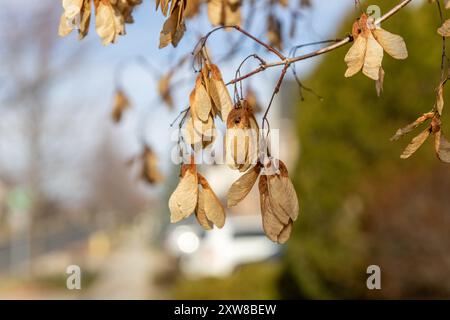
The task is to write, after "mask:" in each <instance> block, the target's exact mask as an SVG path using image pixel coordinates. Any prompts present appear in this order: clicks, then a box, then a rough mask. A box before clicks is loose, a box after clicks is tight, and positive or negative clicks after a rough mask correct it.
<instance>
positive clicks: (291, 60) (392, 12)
mask: <svg viewBox="0 0 450 320" xmlns="http://www.w3.org/2000/svg"><path fill="white" fill-rule="evenodd" d="M411 1H412V0H403V1H402V2H400V3H399V4H398V5H396V6H395V7H393V8H392V9H391V10H389V11H388V12H387V13H386V14H384V15H383V16H381V17H380V18H378V19H377V20H375V24H376V25H377V24H380V23H382V22H384V21H386V20H388V19H389V18H390V17H392V16H393V15H395V14H396V13H397V12H398V11H400V10H401V9H402V8H404V7H405V6H406V5H408V4H409V3H410V2H411ZM237 30H239V31H241V32H242V30H241V29H237ZM213 31H214V30H213ZM251 38H252V39H255V38H254V37H253V36H251ZM352 41H353V37H352V36H351V35H347V36H346V37H345V38H343V39H342V40H340V41H338V42H336V43H333V44H332V45H329V46H327V47H325V48H322V49H319V50H316V51H313V52H310V53H307V54H304V55H301V56H297V57H293V58H289V59H282V60H283V61H277V62H272V63H266V64H262V65H260V66H259V67H258V68H257V69H255V70H253V71H250V72H249V73H247V74H245V75H243V76H241V77H239V78H236V79H233V80H231V81H230V82H228V83H227V86H228V85H230V84H234V83H236V82H240V81H242V80H244V79H247V78H249V77H251V76H253V75H255V74H257V73H260V72H261V71H264V70H266V69H268V68H273V67H279V66H286V65H290V64H292V63H295V62H298V61H302V60H306V59H310V58H313V57H317V56H320V55H322V54H325V53H328V52H330V51H334V50H336V49H338V48H340V47H343V46H344V45H346V44H347V43H350V42H352ZM258 43H259V41H258ZM265 46H267V44H266V45H265ZM271 51H272V50H271ZM279 57H280V56H279ZM280 58H281V57H280Z"/></svg>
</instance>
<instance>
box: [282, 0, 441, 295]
mask: <svg viewBox="0 0 450 320" xmlns="http://www.w3.org/2000/svg"><path fill="white" fill-rule="evenodd" d="M373 2H374V4H377V5H380V6H381V8H382V12H386V11H387V9H389V8H391V7H392V4H393V2H396V1H388V0H384V1H373ZM353 19H354V16H353V15H352V18H351V20H352V21H347V22H346V23H345V27H344V28H343V29H342V30H341V31H340V32H339V33H338V35H343V34H346V33H347V32H348V31H349V30H351V24H352V23H353ZM439 25H440V20H439V15H438V11H437V9H436V6H435V5H430V4H424V5H423V6H419V7H417V6H416V7H412V6H411V7H410V8H408V7H407V8H405V9H404V10H402V11H401V12H399V13H398V14H397V15H395V16H394V17H392V18H391V19H389V20H388V21H386V22H385V23H384V24H383V26H382V27H383V28H384V29H386V30H388V31H390V32H393V33H396V34H399V35H401V36H402V37H403V38H404V39H405V41H406V43H407V46H408V50H409V58H408V59H407V60H406V61H397V60H394V59H392V58H391V57H390V56H388V55H385V58H384V61H383V67H384V69H385V72H386V77H385V83H384V92H383V94H382V96H381V97H380V98H378V97H377V95H376V91H375V83H374V81H372V80H370V79H368V78H367V77H365V76H363V75H361V74H359V75H357V76H355V77H353V78H350V79H345V78H344V72H345V69H346V65H345V63H344V55H345V54H346V52H347V50H348V47H347V48H344V49H339V50H336V51H334V52H332V53H330V54H328V55H326V56H324V57H323V61H322V62H320V64H319V66H318V68H317V69H316V70H315V71H314V73H313V74H312V75H311V76H310V77H309V79H307V80H306V81H305V83H306V84H307V85H308V86H309V87H312V88H313V89H314V90H315V91H316V92H318V94H320V95H321V96H323V97H324V101H319V100H318V99H316V98H315V97H313V96H311V95H308V94H307V93H305V94H306V95H307V96H306V98H307V100H306V101H305V102H301V103H298V105H295V106H293V107H295V108H297V116H296V119H297V128H298V136H299V138H300V141H301V154H300V158H299V159H300V160H299V162H298V165H297V167H296V169H295V171H294V170H292V177H293V179H294V183H295V185H296V188H297V190H298V194H299V197H300V203H301V216H300V219H299V221H297V223H296V225H295V229H294V230H295V231H294V232H295V234H294V236H293V237H292V239H291V240H290V242H289V244H288V254H287V257H286V259H285V268H284V271H283V273H284V276H283V281H281V282H280V283H279V289H280V292H281V293H282V296H283V297H286V298H366V297H373V296H376V297H430V296H434V294H433V292H434V293H436V294H438V293H440V294H441V295H442V294H443V293H444V292H445V293H447V294H449V295H450V289H449V288H447V289H445V290H444V291H442V290H441V291H440V290H439V289H438V287H436V286H441V287H442V286H443V285H444V284H441V285H439V284H438V282H439V281H434V282H433V284H431V283H430V282H427V281H428V280H427V279H424V278H422V279H417V280H416V281H417V283H419V284H421V285H423V286H425V287H426V286H428V285H431V287H429V288H428V289H429V290H427V291H426V292H428V293H427V294H424V295H423V294H420V293H419V292H418V291H415V289H414V286H413V287H411V286H409V285H408V284H407V283H405V282H404V281H407V280H406V279H404V278H401V277H396V275H400V274H402V273H405V272H412V273H413V274H414V272H417V270H418V269H420V268H426V263H425V261H423V262H424V264H416V265H412V262H411V263H410V264H409V263H408V261H407V260H404V261H403V262H404V263H403V264H396V263H392V262H395V260H396V259H401V256H399V255H394V254H393V255H380V254H379V253H380V252H387V251H390V250H391V251H393V252H398V250H392V248H394V247H395V246H397V245H399V243H398V242H397V243H396V242H395V241H394V240H396V241H397V240H399V237H395V236H394V234H397V235H398V234H402V237H401V238H402V239H403V240H405V239H407V240H408V241H409V240H411V241H410V242H408V246H407V247H408V248H414V247H415V246H417V245H418V243H416V242H414V241H412V238H413V237H412V235H413V234H414V233H415V232H418V230H417V229H415V230H414V228H409V231H408V232H405V230H402V228H403V229H405V227H407V224H408V221H409V219H410V218H411V216H412V215H414V214H416V215H418V214H419V213H418V211H417V210H418V208H417V207H416V206H410V207H409V208H408V209H405V208H406V207H405V208H404V210H403V211H402V212H398V211H396V210H395V209H394V208H398V207H401V206H400V205H397V206H395V205H393V206H390V207H389V208H388V206H381V205H380V204H379V202H380V199H381V198H382V197H384V198H385V199H387V200H386V201H388V202H391V203H395V202H396V201H397V202H398V203H400V202H406V203H407V202H409V201H411V200H412V199H413V198H415V197H416V196H418V195H423V194H424V193H425V194H427V192H428V196H425V197H422V198H424V199H428V200H429V202H432V200H433V199H435V198H436V197H434V193H431V191H430V190H431V189H430V190H423V189H420V190H418V189H417V188H415V184H412V185H405V184H404V183H403V184H402V181H404V180H405V179H409V177H411V176H412V175H416V176H417V175H420V174H421V173H422V176H425V177H428V176H433V175H432V172H436V170H440V171H439V172H441V174H444V175H445V174H447V173H448V171H449V167H448V166H442V165H441V164H440V163H439V161H438V160H437V159H436V157H435V155H434V150H433V148H432V146H431V145H432V143H431V142H430V141H429V142H428V143H426V144H425V145H424V146H423V147H422V148H421V149H420V150H419V151H418V152H417V153H416V154H415V155H414V156H413V157H412V158H411V159H409V160H406V161H405V160H400V158H399V156H400V154H401V152H402V151H403V148H404V147H405V146H406V144H407V143H408V142H409V141H410V139H411V138H412V137H414V135H411V136H408V137H407V138H406V139H402V140H400V141H399V142H390V141H389V139H390V137H391V136H392V135H393V134H394V133H395V131H396V130H397V129H398V128H400V127H403V126H405V125H406V124H408V123H410V122H412V121H414V120H415V119H416V118H417V117H418V116H419V115H421V114H422V113H424V112H428V111H430V110H431V108H432V107H433V104H434V101H435V93H434V92H435V91H434V90H435V88H436V87H437V85H438V83H439V77H440V70H439V69H440V56H441V39H440V37H439V35H438V34H437V32H436V30H437V28H438V27H439ZM296 90H298V88H295V89H293V93H292V94H296ZM447 92H448V90H447ZM445 96H446V97H448V96H449V95H448V93H446V94H445ZM285 107H288V106H285ZM447 113H448V110H447ZM445 123H446V126H445V127H444V130H445V129H446V128H447V132H450V131H449V130H450V126H449V124H448V123H449V122H448V119H446V120H445ZM419 130H420V129H419ZM419 132H420V131H417V133H419ZM436 168H439V169H436ZM434 176H436V178H438V177H439V174H437V175H434ZM449 178H450V177H449ZM409 180H411V179H409ZM435 180H436V179H435ZM435 180H430V182H429V184H430V185H434V184H433V181H435ZM415 181H416V183H419V184H420V178H418V179H416V180H415ZM436 183H438V182H436ZM439 183H440V185H437V186H436V187H437V188H440V189H441V190H442V188H447V187H448V184H447V185H445V181H440V182H439ZM443 183H444V184H443ZM397 186H398V188H400V187H401V188H403V189H402V190H403V196H401V197H399V196H398V195H397V196H396V195H394V194H393V193H394V191H395V190H397V189H398V188H397ZM389 192H392V193H389ZM437 198H438V199H437V200H436V201H435V202H434V206H435V208H434V209H433V210H434V211H433V212H435V213H436V214H440V215H445V214H446V215H447V216H448V212H450V209H449V206H448V205H449V204H448V201H446V200H445V197H442V196H440V197H437ZM439 201H440V202H439ZM436 206H437V209H436ZM381 210H387V211H385V212H380V211H381ZM430 210H431V209H430V208H429V207H428V208H426V207H425V208H424V210H422V211H421V213H423V215H422V216H419V219H426V218H427V217H426V215H427V214H430ZM382 213H383V214H382ZM396 215H403V216H402V217H403V220H404V223H397V224H396V226H395V227H390V228H386V232H383V229H382V228H375V229H376V231H375V229H374V228H373V226H374V225H378V226H380V223H379V220H380V219H385V220H386V219H391V218H392V217H395V216H396ZM422 226H423V228H424V229H423V230H420V231H421V232H425V233H427V234H429V235H431V234H434V235H435V237H437V239H442V240H444V239H447V238H446V237H447V236H446V233H448V232H445V229H444V228H443V227H441V228H440V229H439V230H438V229H433V228H434V227H437V225H434V226H426V225H425V224H423V225H422ZM416 227H418V228H421V225H420V223H419V224H416ZM425 228H427V229H425ZM449 228H450V225H447V230H450V229H449ZM386 239H392V240H393V241H392V242H389V241H385V240H386ZM418 240H419V239H415V241H418ZM436 241H437V243H432V242H430V243H429V245H430V246H435V245H439V243H441V242H440V241H439V240H436ZM447 247H448V246H447ZM403 250H407V248H403ZM429 250H430V248H429V247H427V246H424V248H423V250H422V252H416V253H417V254H423V253H424V252H427V251H429ZM400 251H402V250H400ZM439 255H440V256H439V257H437V256H434V258H436V259H437V258H439V259H441V260H440V261H441V262H442V261H443V257H442V252H440V253H439ZM405 259H407V258H405ZM436 262H437V263H438V261H436ZM370 264H378V265H380V266H381V268H382V272H385V274H386V273H387V274H390V275H391V277H390V278H389V281H391V282H395V281H399V283H398V284H397V285H396V286H395V287H396V288H397V289H398V290H397V289H396V291H395V290H394V291H392V290H393V289H392V288H393V287H392V288H391V289H392V290H391V291H389V290H381V291H380V292H376V293H374V292H368V290H367V288H366V277H367V275H366V268H367V266H368V265H370ZM400 266H402V267H400ZM405 268H406V269H405ZM441 276H442V275H441ZM413 277H414V275H411V277H410V278H413ZM402 281H403V282H402ZM421 281H422V282H421ZM445 283H448V281H446V282H445ZM293 284H295V285H293ZM433 286H435V287H433ZM424 292H425V291H424ZM438 295H439V294H438Z"/></svg>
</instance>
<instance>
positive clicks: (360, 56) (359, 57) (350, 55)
mask: <svg viewBox="0 0 450 320" xmlns="http://www.w3.org/2000/svg"><path fill="white" fill-rule="evenodd" d="M366 49H367V38H366V37H365V36H364V35H363V34H361V35H359V36H358V37H357V38H356V40H355V43H353V45H352V46H351V48H350V50H349V51H348V52H347V54H346V55H345V59H344V60H345V63H347V67H348V68H347V71H346V72H345V76H346V77H351V76H354V75H355V74H357V73H358V72H359V71H360V70H361V69H362V67H363V65H364V57H365V55H366Z"/></svg>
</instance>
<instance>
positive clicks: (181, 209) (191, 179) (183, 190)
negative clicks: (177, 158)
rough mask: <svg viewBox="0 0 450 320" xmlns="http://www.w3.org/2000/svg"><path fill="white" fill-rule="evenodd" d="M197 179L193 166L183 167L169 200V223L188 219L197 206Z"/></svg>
mask: <svg viewBox="0 0 450 320" xmlns="http://www.w3.org/2000/svg"><path fill="white" fill-rule="evenodd" d="M197 198H198V179H197V172H196V169H195V165H194V164H191V165H183V166H182V174H181V178H180V182H179V183H178V186H177V188H176V189H175V191H174V192H173V193H172V195H171V196H170V199H169V209H170V213H171V216H170V221H171V222H172V223H175V222H178V221H180V220H182V219H185V218H187V217H189V216H190V215H191V214H192V213H193V212H194V210H195V208H196V206H197Z"/></svg>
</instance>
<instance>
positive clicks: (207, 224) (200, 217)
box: [195, 190, 214, 230]
mask: <svg viewBox="0 0 450 320" xmlns="http://www.w3.org/2000/svg"><path fill="white" fill-rule="evenodd" d="M195 217H196V218H197V221H198V223H199V224H200V225H201V226H202V227H203V229H205V230H211V229H212V228H213V226H214V225H213V223H212V222H211V221H209V220H208V217H207V216H206V213H205V197H204V194H203V190H199V192H198V202H197V208H196V209H195Z"/></svg>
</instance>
